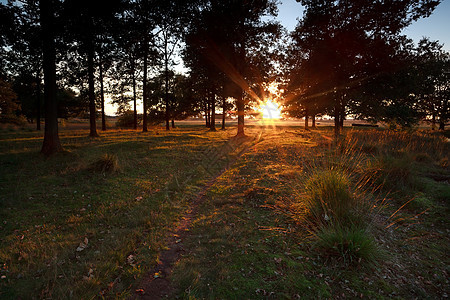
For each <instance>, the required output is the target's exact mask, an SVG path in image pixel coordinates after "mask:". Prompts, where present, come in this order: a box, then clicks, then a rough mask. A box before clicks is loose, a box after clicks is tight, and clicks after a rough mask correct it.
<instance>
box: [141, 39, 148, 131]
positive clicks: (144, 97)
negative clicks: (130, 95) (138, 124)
mask: <svg viewBox="0 0 450 300" xmlns="http://www.w3.org/2000/svg"><path fill="white" fill-rule="evenodd" d="M144 43H145V45H144V78H143V81H142V84H143V85H144V86H143V89H142V92H143V95H142V106H143V113H142V132H147V131H148V128H147V59H148V41H147V39H145V41H144Z"/></svg>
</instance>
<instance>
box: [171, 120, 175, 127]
mask: <svg viewBox="0 0 450 300" xmlns="http://www.w3.org/2000/svg"><path fill="white" fill-rule="evenodd" d="M172 128H175V120H174V119H172Z"/></svg>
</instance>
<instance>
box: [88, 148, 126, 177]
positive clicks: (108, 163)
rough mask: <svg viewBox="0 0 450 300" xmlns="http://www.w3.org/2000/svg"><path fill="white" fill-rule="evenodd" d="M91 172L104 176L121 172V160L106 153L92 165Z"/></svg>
mask: <svg viewBox="0 0 450 300" xmlns="http://www.w3.org/2000/svg"><path fill="white" fill-rule="evenodd" d="M89 170H91V171H93V172H95V173H102V174H106V173H114V172H117V171H118V170H119V159H118V158H117V156H116V155H115V154H109V153H106V154H104V155H103V156H102V157H100V158H99V159H98V160H97V161H95V162H93V163H91V164H90V166H89Z"/></svg>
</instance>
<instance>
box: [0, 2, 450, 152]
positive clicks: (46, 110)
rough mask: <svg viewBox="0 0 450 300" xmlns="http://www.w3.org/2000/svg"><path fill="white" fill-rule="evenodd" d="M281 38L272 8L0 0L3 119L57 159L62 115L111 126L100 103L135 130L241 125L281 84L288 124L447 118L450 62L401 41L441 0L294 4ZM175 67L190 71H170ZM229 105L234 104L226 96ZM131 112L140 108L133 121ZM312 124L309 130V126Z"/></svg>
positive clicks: (436, 48) (424, 44) (429, 48)
mask: <svg viewBox="0 0 450 300" xmlns="http://www.w3.org/2000/svg"><path fill="white" fill-rule="evenodd" d="M297 1H298V2H301V4H302V5H303V6H304V12H303V15H302V16H300V14H301V13H300V12H299V17H302V18H300V19H299V22H298V24H297V27H296V28H295V29H294V30H293V31H292V32H287V30H286V29H284V28H283V27H282V26H281V25H280V24H279V23H277V22H275V21H273V18H270V17H273V16H276V14H277V1H275V0H245V1H243V0H223V1H221V0H170V1H167V0H108V1H106V0H98V1H87V0H64V1H63V0H21V1H12V0H9V1H8V2H7V3H6V4H0V20H1V21H0V97H1V101H0V119H1V120H2V121H3V122H7V121H8V122H10V121H14V120H17V119H18V117H19V116H23V117H25V118H26V119H28V120H29V121H34V122H36V126H37V129H38V130H39V129H40V124H41V118H42V117H44V119H45V132H44V143H43V147H42V152H43V153H45V154H52V153H54V152H58V151H60V150H61V149H62V148H61V145H60V142H59V138H58V123H57V118H58V117H70V116H82V117H83V116H86V117H89V120H90V134H89V135H90V136H92V137H96V136H98V132H97V126H96V119H97V118H101V120H102V122H101V129H102V130H106V117H105V95H109V96H110V98H111V99H112V102H113V103H115V104H116V105H117V106H118V107H119V109H118V110H119V111H118V112H119V114H121V115H123V116H127V117H128V119H129V120H130V125H132V127H133V128H134V129H138V126H141V127H142V130H143V131H144V132H145V131H147V130H148V125H149V124H150V123H164V124H165V128H166V129H167V130H169V129H170V127H173V126H174V120H176V119H183V118H186V117H188V116H193V115H199V114H203V115H204V116H205V120H206V126H208V127H209V128H210V129H211V130H216V116H215V112H216V111H217V110H218V109H219V107H220V109H221V110H222V111H223V114H222V118H223V120H222V127H223V128H224V126H225V115H226V112H227V111H229V110H234V111H236V115H237V118H238V131H237V135H238V136H242V135H245V132H244V115H245V113H246V111H248V109H249V108H251V107H252V106H253V105H255V104H257V103H258V102H261V101H262V100H263V99H264V98H265V96H266V94H267V85H268V83H270V82H277V83H279V84H280V87H282V88H283V91H284V95H283V98H284V99H285V101H284V103H283V107H284V109H285V112H286V113H287V114H288V115H289V116H292V117H305V120H306V123H305V126H308V119H309V118H310V117H311V118H312V119H313V120H315V117H316V116H320V115H329V116H333V117H334V120H335V133H336V135H338V134H339V132H340V128H341V127H342V126H343V120H344V119H345V118H346V117H348V116H349V115H351V116H352V117H357V118H362V119H366V120H370V121H374V122H376V121H383V122H389V123H391V124H397V125H399V126H411V125H413V124H414V123H415V122H417V121H419V120H423V119H426V118H429V119H430V121H431V122H434V123H438V124H439V128H440V129H444V127H445V124H446V122H447V121H448V116H449V106H448V102H449V70H450V68H449V53H448V52H446V51H444V50H443V47H442V45H440V44H439V42H437V41H430V40H428V39H423V40H422V41H420V42H419V44H418V45H415V44H414V43H413V42H412V41H411V40H410V39H408V38H407V37H406V36H404V35H402V30H403V29H404V28H405V27H407V26H408V25H410V24H411V23H412V22H414V21H416V20H418V19H420V18H424V17H428V16H429V15H430V14H431V13H432V12H433V10H434V9H435V7H436V6H437V5H439V1H433V0H404V1H377V0H375V1H342V0H341V1H325V0H301V1H300V0H297ZM180 59H182V60H183V63H184V65H185V66H186V67H187V69H188V72H187V73H186V74H177V73H176V72H175V71H174V70H175V67H176V64H177V63H179V60H180ZM230 99H231V100H230ZM138 102H142V106H143V109H142V111H141V112H138V109H137V106H138ZM313 126H314V121H313Z"/></svg>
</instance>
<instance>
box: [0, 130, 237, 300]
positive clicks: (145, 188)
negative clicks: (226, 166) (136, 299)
mask: <svg viewBox="0 0 450 300" xmlns="http://www.w3.org/2000/svg"><path fill="white" fill-rule="evenodd" d="M230 134H231V133H229V132H219V133H217V134H214V135H210V134H209V133H208V132H207V131H206V130H202V129H194V130H179V131H178V130H175V131H171V132H170V133H166V132H158V134H157V132H156V131H153V132H151V133H149V134H143V133H140V132H134V131H108V132H106V133H102V137H101V138H100V139H90V138H88V137H87V135H88V132H87V131H75V132H74V131H66V132H65V131H64V130H63V131H62V133H61V140H62V143H63V145H64V148H65V149H66V152H64V153H61V154H58V155H56V156H54V157H52V158H50V159H47V158H45V157H44V156H42V155H40V154H39V153H38V151H39V149H40V145H41V137H40V135H39V133H35V132H22V131H19V132H17V133H16V134H10V132H9V131H8V132H6V133H2V135H1V140H0V164H1V170H2V172H1V174H0V182H1V186H0V188H1V192H0V194H1V204H0V205H1V213H0V214H1V219H2V224H1V225H0V226H1V227H0V239H1V241H2V242H1V247H0V262H1V264H2V266H3V267H2V271H1V275H2V276H5V278H4V279H2V280H1V281H0V284H1V298H2V299H5V298H6V299H8V298H12V299H15V298H17V297H22V298H23V297H25V298H26V297H28V296H29V295H37V297H39V298H41V297H42V298H46V297H53V298H69V297H74V298H80V297H86V298H91V297H94V296H98V295H100V294H102V295H104V296H107V297H116V296H117V297H127V295H129V293H130V287H131V285H133V284H134V282H135V280H136V278H138V277H139V276H142V275H143V274H144V273H145V272H146V271H147V270H148V269H149V268H150V266H152V265H153V264H154V263H155V261H156V260H157V258H158V253H159V251H160V249H161V248H162V247H164V238H165V233H166V232H167V231H168V230H169V229H170V228H173V227H174V226H175V224H176V223H177V221H178V219H179V218H180V216H181V215H182V214H183V213H184V210H185V209H186V207H187V205H188V201H189V197H186V195H187V196H188V194H189V193H195V187H200V186H202V184H203V183H204V182H205V181H206V180H207V179H208V178H209V177H210V176H211V175H210V173H207V172H205V171H204V170H203V169H201V168H199V167H198V162H199V161H200V160H202V159H203V156H202V153H203V152H204V151H205V150H206V149H207V148H208V147H209V146H210V145H211V144H214V143H223V142H225V141H226V140H227V139H228V137H229V135H230ZM222 163H223V162H221V161H218V162H217V166H216V168H219V167H220V164H222ZM119 165H120V169H119ZM118 170H120V172H118ZM215 171H216V170H213V172H215ZM175 178H179V179H180V178H181V179H189V181H188V182H186V183H185V185H184V186H182V188H183V192H184V193H180V192H172V190H171V184H172V183H173V181H174V179H175ZM85 238H87V240H88V243H87V245H86V247H85V248H83V249H82V251H77V250H76V249H77V248H78V247H79V245H80V243H82V242H83V241H84V240H85ZM129 255H133V256H134V258H135V259H134V263H133V264H132V265H131V264H130V263H128V261H127V257H129Z"/></svg>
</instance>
